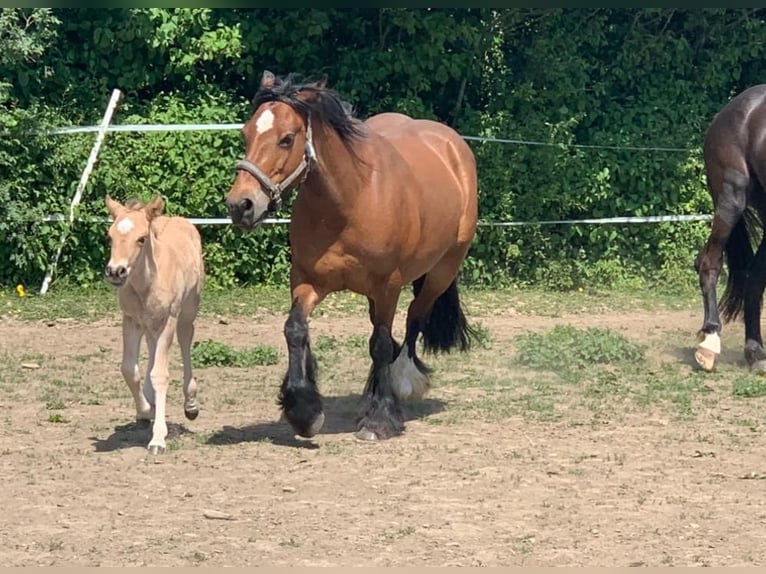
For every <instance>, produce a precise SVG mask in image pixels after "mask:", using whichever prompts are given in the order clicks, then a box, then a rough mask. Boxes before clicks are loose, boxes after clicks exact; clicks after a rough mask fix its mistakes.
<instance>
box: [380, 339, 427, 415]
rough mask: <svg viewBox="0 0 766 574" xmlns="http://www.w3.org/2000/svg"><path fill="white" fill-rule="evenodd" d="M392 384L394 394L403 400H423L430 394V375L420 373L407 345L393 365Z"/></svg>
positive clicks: (403, 347) (391, 367)
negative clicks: (408, 351)
mask: <svg viewBox="0 0 766 574" xmlns="http://www.w3.org/2000/svg"><path fill="white" fill-rule="evenodd" d="M389 368H390V369H391V371H390V373H391V383H392V385H393V387H394V394H395V395H396V396H397V397H399V399H401V400H403V401H404V400H407V399H413V400H417V399H421V398H423V396H424V395H425V394H426V393H427V392H428V387H429V382H428V375H425V374H423V373H421V372H420V370H419V369H418V367H417V366H416V365H415V361H413V360H412V359H411V358H410V357H409V354H408V353H407V345H406V344H405V345H403V346H402V350H401V351H400V352H399V356H398V357H396V360H395V361H394V362H393V363H391V366H390V367H389Z"/></svg>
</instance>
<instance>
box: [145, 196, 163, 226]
mask: <svg viewBox="0 0 766 574" xmlns="http://www.w3.org/2000/svg"><path fill="white" fill-rule="evenodd" d="M164 209H165V200H164V199H162V196H161V195H157V196H155V197H154V199H152V200H151V201H150V202H149V203H147V204H146V207H144V211H145V212H146V217H147V218H148V219H149V221H151V220H152V219H154V218H155V217H159V216H160V215H162V211H163V210H164Z"/></svg>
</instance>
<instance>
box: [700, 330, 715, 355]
mask: <svg viewBox="0 0 766 574" xmlns="http://www.w3.org/2000/svg"><path fill="white" fill-rule="evenodd" d="M697 346H698V347H699V348H700V349H707V350H708V351H710V352H712V353H715V354H716V355H720V354H721V337H720V336H719V335H718V333H705V338H704V339H703V340H702V342H700V344H699V345H697Z"/></svg>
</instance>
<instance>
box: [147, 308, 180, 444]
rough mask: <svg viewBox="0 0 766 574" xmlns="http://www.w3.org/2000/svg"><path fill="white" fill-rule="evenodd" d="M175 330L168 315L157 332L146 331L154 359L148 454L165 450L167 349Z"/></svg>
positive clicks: (150, 375)
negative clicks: (152, 413)
mask: <svg viewBox="0 0 766 574" xmlns="http://www.w3.org/2000/svg"><path fill="white" fill-rule="evenodd" d="M175 332H176V319H175V318H174V317H168V319H167V321H166V322H165V324H164V326H163V327H162V329H161V330H159V332H152V333H148V334H147V337H148V338H149V339H150V346H149V349H150V350H149V352H150V353H151V354H152V355H153V357H154V361H153V363H152V369H151V371H150V374H149V377H150V379H151V383H152V390H153V391H154V400H155V404H154V408H155V412H154V425H153V426H152V440H151V441H149V446H148V449H149V453H150V454H162V453H163V452H165V439H166V438H167V436H168V426H167V423H166V422H165V404H166V402H167V395H168V383H169V378H170V370H169V367H168V364H169V362H170V361H169V359H170V358H169V356H168V355H169V351H170V347H171V345H172V344H173V337H174V336H175Z"/></svg>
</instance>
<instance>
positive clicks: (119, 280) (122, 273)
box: [104, 265, 128, 287]
mask: <svg viewBox="0 0 766 574" xmlns="http://www.w3.org/2000/svg"><path fill="white" fill-rule="evenodd" d="M104 275H106V280H107V281H109V283H111V284H112V285H114V286H115V287H121V286H122V285H124V284H125V281H127V279H128V268H127V267H125V266H124V265H115V266H114V267H113V266H111V265H107V266H106V268H105V269H104Z"/></svg>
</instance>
